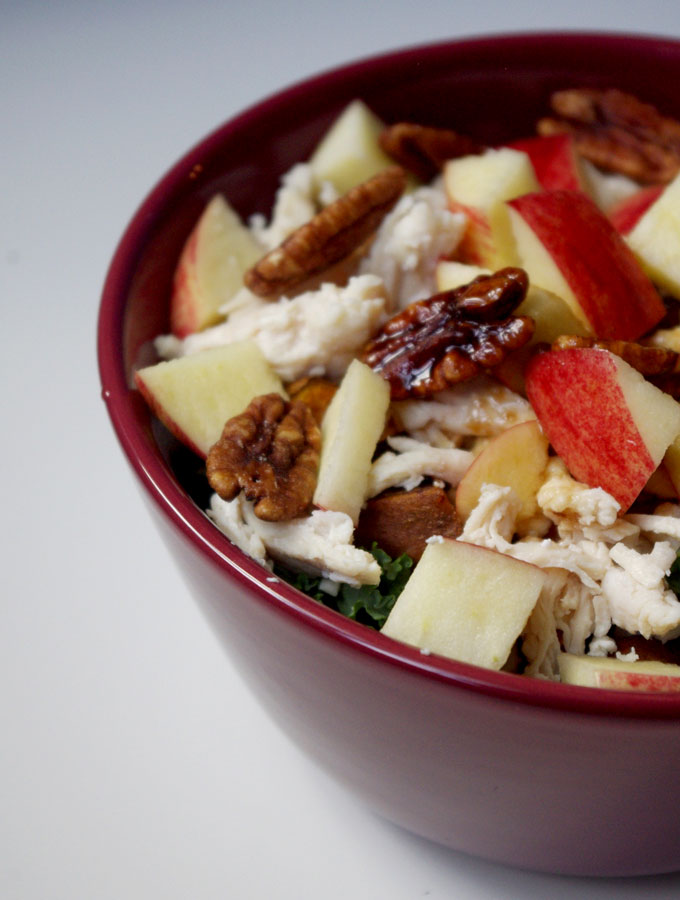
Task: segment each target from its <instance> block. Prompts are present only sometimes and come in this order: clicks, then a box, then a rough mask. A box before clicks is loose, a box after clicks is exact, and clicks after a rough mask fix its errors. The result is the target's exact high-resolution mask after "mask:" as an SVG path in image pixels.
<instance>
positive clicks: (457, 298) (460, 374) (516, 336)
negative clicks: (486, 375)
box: [361, 268, 534, 400]
mask: <svg viewBox="0 0 680 900" xmlns="http://www.w3.org/2000/svg"><path fill="white" fill-rule="evenodd" d="M527 286H528V278H527V275H526V272H524V270H523V269H514V268H507V269H501V270H500V271H498V272H496V273H494V274H492V275H482V276H480V277H479V278H476V279H474V281H472V282H470V284H467V285H463V286H462V287H459V288H456V289H455V290H452V291H444V292H443V293H441V294H435V296H434V297H430V298H429V299H427V300H420V301H417V302H415V303H411V304H410V305H409V306H407V307H406V309H404V310H402V311H401V312H400V313H398V314H397V315H395V316H393V317H392V318H391V319H390V320H389V321H388V322H387V323H386V324H385V325H384V327H383V328H382V329H381V331H380V332H379V333H378V334H377V335H376V336H375V337H374V338H373V339H372V340H371V341H369V343H368V344H367V345H366V347H365V348H364V350H363V351H362V354H361V359H362V360H363V361H364V362H365V363H367V364H368V365H369V366H371V368H373V369H374V370H375V371H377V372H380V374H381V375H382V376H383V377H384V378H385V379H386V380H387V381H389V383H390V388H391V396H392V399H393V400H403V399H406V398H407V397H427V396H430V395H431V394H434V393H436V392H437V391H441V390H444V389H445V388H447V387H449V386H450V385H452V384H456V383H458V382H461V381H467V380H469V379H470V378H473V377H474V376H475V375H478V374H479V373H480V372H482V371H484V370H487V369H491V368H493V367H494V366H497V365H499V364H500V363H501V362H502V361H503V360H504V359H506V357H507V356H508V354H509V353H510V352H511V351H513V350H517V349H519V348H520V347H523V346H524V345H525V344H526V343H527V342H528V341H529V340H530V338H531V336H532V334H533V331H534V321H533V319H530V318H528V317H526V316H513V315H511V314H512V312H514V310H515V309H516V308H517V306H518V305H519V304H520V303H521V302H522V300H523V299H524V296H525V294H526V290H527Z"/></svg>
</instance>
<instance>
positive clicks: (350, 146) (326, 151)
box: [309, 100, 394, 194]
mask: <svg viewBox="0 0 680 900" xmlns="http://www.w3.org/2000/svg"><path fill="white" fill-rule="evenodd" d="M384 127H385V124H384V123H383V122H382V120H381V119H380V118H378V116H376V115H375V113H374V112H372V110H370V109H369V108H368V106H366V104H365V103H363V101H361V100H354V101H352V102H351V103H350V104H349V105H348V106H346V107H345V109H344V110H343V111H342V112H341V113H340V115H339V116H338V117H337V119H335V121H334V122H333V124H332V125H331V127H330V128H329V129H328V131H327V132H326V134H325V135H324V136H323V137H322V138H321V140H320V141H319V143H318V144H317V146H316V149H315V150H314V152H313V153H312V155H311V157H310V159H309V164H310V166H311V168H312V172H313V173H314V177H315V179H316V181H317V182H318V183H319V184H321V183H322V182H324V181H329V182H330V183H331V184H332V185H333V187H334V188H335V189H336V191H337V192H338V193H339V194H345V193H347V191H348V190H350V188H353V187H355V186H356V185H357V184H360V183H361V182H362V181H366V180H367V179H368V178H371V177H372V176H373V175H376V174H377V173H378V172H380V171H381V170H382V169H385V168H387V166H391V165H394V160H393V159H391V158H390V157H389V156H387V154H386V153H385V152H384V151H383V150H382V149H381V147H380V144H379V143H378V138H379V136H380V132H381V131H382V130H383V128H384Z"/></svg>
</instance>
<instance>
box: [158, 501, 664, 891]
mask: <svg viewBox="0 0 680 900" xmlns="http://www.w3.org/2000/svg"><path fill="white" fill-rule="evenodd" d="M150 508H151V513H152V516H153V517H154V519H155V520H156V524H157V526H158V528H159V530H160V532H161V534H162V535H163V537H164V539H165V541H166V543H167V545H168V548H169V550H170V553H171V555H172V557H173V559H174V560H175V562H176V564H177V565H178V567H179V570H180V572H181V573H182V575H183V577H184V578H185V580H186V582H187V583H188V585H189V587H190V589H191V592H192V594H193V596H194V597H195V599H196V600H197V601H198V604H199V606H200V607H201V609H202V610H203V612H204V614H205V615H206V617H207V619H208V621H209V622H210V623H211V625H212V627H214V628H215V629H216V632H217V634H218V635H219V637H220V639H221V641H222V643H223V644H224V646H225V648H226V650H227V652H228V654H229V656H230V658H231V659H232V660H233V661H234V663H235V664H236V666H237V668H238V670H239V672H240V673H241V675H242V676H243V678H244V680H245V681H246V683H247V684H248V686H249V687H250V689H251V690H252V691H253V693H254V694H255V695H256V697H257V698H258V700H259V701H260V703H261V704H262V705H263V706H264V707H265V708H266V709H267V711H268V712H269V714H270V715H271V716H272V718H273V719H274V720H275V721H276V722H277V724H278V725H279V726H280V727H281V728H282V730H283V731H284V732H285V733H286V734H287V735H288V736H289V737H290V738H291V739H292V740H293V742H294V743H295V744H296V745H297V746H298V747H300V748H301V749H302V750H303V751H304V752H305V753H306V754H307V755H308V756H309V757H310V758H311V759H312V760H313V761H314V762H316V763H317V764H319V765H321V767H322V768H323V769H325V770H326V771H327V772H329V773H330V774H331V775H332V776H333V777H334V778H335V779H336V780H338V781H339V782H341V783H342V784H344V785H345V786H346V787H347V788H349V789H350V790H351V791H353V792H354V793H355V794H356V795H358V797H359V798H360V799H361V800H362V801H363V802H365V803H366V804H367V805H368V806H369V807H371V808H372V809H373V810H375V811H376V812H378V813H379V814H380V815H382V816H384V817H385V818H387V819H389V820H390V821H391V822H394V823H395V824H397V825H400V826H402V827H404V828H406V829H408V830H409V831H412V832H414V833H417V834H419V835H422V836H424V837H427V838H429V839H431V840H434V841H436V842H438V843H441V844H444V845H446V846H448V847H451V848H453V849H455V850H459V851H463V852H467V853H470V854H474V855H476V856H481V857H486V858H488V859H491V860H494V861H496V862H500V863H505V864H509V865H513V866H518V867H522V868H528V869H533V870H542V871H546V872H552V873H562V874H570V875H600V876H601V875H644V874H653V873H662V872H668V871H674V870H677V869H678V868H680V815H678V809H679V808H680V780H679V779H678V762H677V761H678V759H680V726H679V725H678V723H677V722H676V721H674V720H672V719H670V720H665V721H663V720H662V721H644V722H640V720H638V719H626V718H618V717H613V718H612V719H610V720H608V719H606V718H603V717H601V716H594V715H582V714H578V713H567V712H565V711H560V710H549V709H544V708H541V707H540V706H532V705H527V704H525V703H512V702H508V701H507V700H503V699H499V698H497V697H492V696H486V695H484V694H481V693H477V692H476V691H474V690H469V689H468V688H467V687H466V686H465V685H460V686H456V685H452V684H450V683H446V682H444V681H442V680H440V679H437V678H436V677H432V678H424V677H423V676H422V674H419V673H416V672H412V671H409V670H408V669H407V668H403V667H399V666H395V665H393V664H389V663H387V662H386V661H385V660H383V659H381V658H380V657H379V656H376V655H375V654H371V653H367V652H365V650H363V649H362V648H360V647H356V646H353V645H352V644H351V643H344V642H342V641H338V640H337V639H335V638H333V637H331V636H329V635H327V634H325V633H324V632H323V630H320V629H318V628H315V627H314V626H312V625H308V624H307V625H306V624H303V623H300V622H299V621H296V620H295V618H294V617H291V616H290V615H287V614H286V611H285V610H282V609H281V608H280V606H278V605H277V604H276V603H274V602H271V600H270V599H269V598H266V597H263V596H261V594H260V593H258V592H256V590H250V589H249V588H248V587H247V586H243V585H241V584H238V583H235V582H231V581H229V580H227V579H225V577H224V573H223V572H222V571H221V570H220V568H219V567H217V566H214V565H206V562H205V558H204V556H203V555H202V554H201V553H200V552H198V551H197V549H196V547H195V545H194V543H193V542H191V541H187V540H186V539H185V537H184V536H183V535H180V534H178V532H177V530H176V529H174V528H172V527H171V526H169V524H168V521H167V519H166V518H165V517H164V516H161V515H159V514H158V510H157V507H156V506H155V504H151V505H150ZM641 725H642V726H643V727H641ZM613 810H615V811H616V815H615V816H613ZM614 818H615V819H616V820H617V825H616V827H613V826H612V820H613V819H614Z"/></svg>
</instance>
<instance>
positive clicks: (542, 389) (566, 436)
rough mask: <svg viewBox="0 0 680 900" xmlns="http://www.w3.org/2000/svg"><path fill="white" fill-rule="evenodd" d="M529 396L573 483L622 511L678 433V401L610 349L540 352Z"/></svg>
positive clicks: (534, 361)
mask: <svg viewBox="0 0 680 900" xmlns="http://www.w3.org/2000/svg"><path fill="white" fill-rule="evenodd" d="M526 389H527V396H528V398H529V401H530V402H531V405H532V406H533V408H534V411H535V412H536V415H537V417H538V420H539V422H540V423H541V425H542V426H543V430H544V431H545V433H546V435H547V437H548V440H549V441H550V443H551V444H552V446H553V447H554V449H555V451H556V452H557V453H558V455H559V456H561V457H562V459H563V460H564V462H565V464H566V466H567V468H568V469H569V471H570V472H571V474H572V475H573V477H574V478H576V479H577V480H578V481H582V482H584V483H585V484H588V485H590V486H591V487H600V488H602V489H603V490H605V491H607V492H608V493H609V494H611V495H612V496H613V497H614V498H615V499H616V500H618V502H619V503H620V504H621V508H622V511H623V512H625V511H626V510H627V509H628V507H629V506H630V505H631V503H632V502H633V500H635V498H636V497H637V496H638V494H639V493H640V492H641V491H642V489H643V488H644V486H645V485H646V483H647V481H648V480H649V478H650V477H651V475H652V473H653V472H654V470H655V469H656V468H657V466H658V465H659V463H660V462H661V460H662V459H663V456H664V454H665V452H666V450H667V448H668V446H669V445H670V444H671V442H672V441H673V440H674V439H675V437H676V436H677V435H678V434H680V404H678V403H677V402H676V401H675V400H674V399H673V398H672V397H671V396H670V395H669V394H665V393H664V392H663V391H661V390H659V389H658V388H657V387H655V386H654V385H653V384H651V383H650V382H648V381H646V380H645V379H644V378H643V377H642V375H640V373H639V372H637V371H636V370H635V369H633V368H632V366H630V365H628V363H626V362H624V361H623V360H622V359H620V357H618V356H615V355H614V354H613V353H610V352H609V351H607V350H596V349H569V350H559V351H556V352H548V353H539V354H538V355H537V356H535V357H534V358H533V359H532V360H531V361H530V363H529V365H528V367H527V371H526Z"/></svg>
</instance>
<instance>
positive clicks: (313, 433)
mask: <svg viewBox="0 0 680 900" xmlns="http://www.w3.org/2000/svg"><path fill="white" fill-rule="evenodd" d="M320 449H321V432H320V429H319V426H318V425H317V423H316V420H315V419H314V416H313V415H312V412H311V410H310V409H309V407H308V406H307V405H306V404H304V403H298V402H292V403H291V402H289V401H287V400H284V398H283V397H281V396H280V394H263V395H262V396H260V397H255V399H254V400H252V402H251V403H250V404H249V406H248V407H247V408H246V409H245V410H244V412H242V413H241V414H240V415H238V416H234V417H233V418H232V419H229V421H228V422H227V423H226V425H225V426H224V429H223V431H222V435H221V437H220V439H219V440H218V441H217V443H216V444H214V445H213V447H212V448H211V449H210V452H209V453H208V458H207V460H206V473H207V476H208V481H209V482H210V486H211V487H212V489H213V490H214V491H216V492H217V493H218V494H219V495H220V497H222V499H223V500H233V499H234V497H235V496H236V495H237V494H238V493H239V491H241V490H242V491H243V493H244V494H245V496H246V497H247V499H248V500H253V501H255V505H254V507H253V511H254V512H255V515H256V516H258V517H259V518H260V519H265V520H266V521H268V522H280V521H286V520H288V519H294V518H295V517H296V516H299V515H302V514H303V513H304V512H305V511H306V510H307V508H308V507H309V504H310V503H311V502H312V497H313V495H314V489H315V487H316V479H317V471H318V467H319V453H320Z"/></svg>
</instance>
